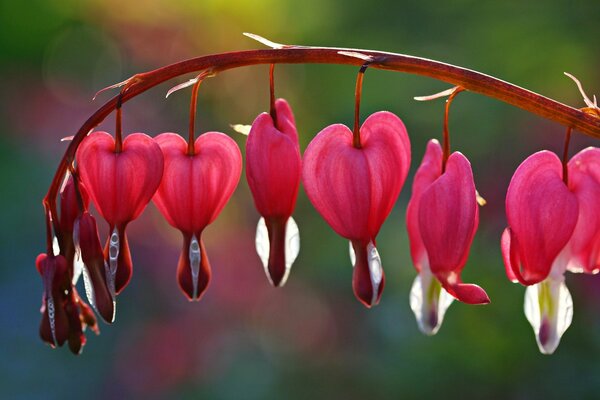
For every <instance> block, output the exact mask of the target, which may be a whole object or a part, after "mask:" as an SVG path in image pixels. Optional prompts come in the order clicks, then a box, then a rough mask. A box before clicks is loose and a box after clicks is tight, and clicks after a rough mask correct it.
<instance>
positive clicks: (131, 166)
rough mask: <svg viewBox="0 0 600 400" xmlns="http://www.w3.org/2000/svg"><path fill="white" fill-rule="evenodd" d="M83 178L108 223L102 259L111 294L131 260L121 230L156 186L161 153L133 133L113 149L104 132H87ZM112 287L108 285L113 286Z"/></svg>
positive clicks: (126, 276)
mask: <svg viewBox="0 0 600 400" xmlns="http://www.w3.org/2000/svg"><path fill="white" fill-rule="evenodd" d="M76 157H77V163H78V169H79V171H80V174H81V179H82V181H83V183H84V185H85V186H86V188H87V189H88V190H89V192H90V196H91V198H92V201H93V202H94V204H95V205H96V208H97V209H98V211H99V212H100V214H101V215H102V216H103V217H104V219H105V220H106V221H107V222H108V224H109V226H110V232H111V235H110V238H109V239H108V241H107V243H106V246H105V249H104V258H105V259H106V260H108V265H109V268H110V273H111V275H112V276H113V277H114V279H111V280H110V281H111V282H114V284H115V288H114V292H115V293H117V294H118V293H120V292H121V290H123V289H124V288H125V286H127V283H129V280H130V279H131V273H132V262H131V254H130V252H129V245H128V242H127V236H126V234H125V228H126V227H127V224H128V223H129V222H131V221H132V220H134V219H136V218H137V217H138V216H139V215H140V214H141V213H142V211H143V210H144V208H145V207H146V205H147V204H148V202H149V201H150V199H151V198H152V196H153V195H154V192H155V191H156V189H157V188H158V185H159V184H160V180H161V177H162V171H163V157H162V152H161V151H160V148H159V147H158V145H157V144H156V142H154V140H153V139H152V138H151V137H149V136H147V135H145V134H143V133H133V134H131V135H128V136H127V137H126V138H125V140H124V141H123V145H122V149H121V151H119V152H116V151H115V140H114V139H113V137H112V136H111V135H109V134H108V133H106V132H93V133H91V134H90V135H89V136H88V137H87V138H85V140H84V141H83V142H82V143H81V145H80V146H79V149H78V150H77V156H76ZM111 291H112V288H111Z"/></svg>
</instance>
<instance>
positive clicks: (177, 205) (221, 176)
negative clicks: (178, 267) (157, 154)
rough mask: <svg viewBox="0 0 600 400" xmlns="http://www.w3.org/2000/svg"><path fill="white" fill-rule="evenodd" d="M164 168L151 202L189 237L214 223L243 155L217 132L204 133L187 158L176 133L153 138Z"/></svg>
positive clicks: (234, 182) (232, 186)
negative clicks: (194, 150) (160, 152)
mask: <svg viewBox="0 0 600 400" xmlns="http://www.w3.org/2000/svg"><path fill="white" fill-rule="evenodd" d="M156 142H157V143H158V144H159V146H160V149H161V150H162V152H163V155H164V160H165V169H164V174H163V178H162V182H161V184H160V187H159V188H158V190H157V191H156V194H155V196H154V199H153V200H154V203H155V204H156V206H157V207H158V209H159V211H160V212H161V213H162V215H163V216H164V217H165V218H166V220H167V221H168V222H169V224H171V225H172V226H174V227H175V228H177V229H179V230H181V231H182V232H183V233H185V234H187V235H189V236H191V235H193V234H197V235H198V234H199V233H200V232H201V231H202V230H203V229H204V228H205V227H206V226H207V225H208V224H210V223H211V222H213V221H214V220H215V219H216V218H217V216H218V215H219V213H220V212H221V210H222V209H223V207H225V204H226V203H227V201H228V200H229V198H230V197H231V195H232V194H233V192H234V190H235V188H236V186H237V183H238V181H239V179H240V174H241V170H242V156H241V154H240V150H239V148H238V147H237V144H236V143H235V142H234V141H233V139H231V138H230V137H229V136H227V135H225V134H223V133H219V132H207V133H204V134H202V135H200V136H199V137H198V139H196V142H195V149H196V153H195V155H193V156H188V155H187V143H186V141H185V140H184V139H183V138H182V137H181V136H179V135H177V134H175V133H163V134H161V135H159V136H157V137H156Z"/></svg>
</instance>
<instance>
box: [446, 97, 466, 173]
mask: <svg viewBox="0 0 600 400" xmlns="http://www.w3.org/2000/svg"><path fill="white" fill-rule="evenodd" d="M463 90H465V89H464V88H462V87H456V88H455V89H454V90H453V91H452V93H450V96H448V99H447V100H446V110H445V111H444V143H443V144H442V149H443V158H442V173H443V172H444V171H446V161H448V157H450V132H449V130H448V118H449V115H450V104H452V101H453V100H454V98H455V97H456V95H457V94H459V93H460V92H462V91H463Z"/></svg>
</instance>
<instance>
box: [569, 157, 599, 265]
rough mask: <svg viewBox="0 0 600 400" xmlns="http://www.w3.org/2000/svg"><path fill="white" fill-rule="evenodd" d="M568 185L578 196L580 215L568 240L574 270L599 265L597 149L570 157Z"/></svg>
mask: <svg viewBox="0 0 600 400" xmlns="http://www.w3.org/2000/svg"><path fill="white" fill-rule="evenodd" d="M569 189H570V190H571V192H573V193H574V194H575V196H576V197H577V201H578V204H579V217H578V220H577V225H576V226H575V230H574V231H573V235H572V237H571V240H570V241H569V251H570V254H571V257H572V258H571V260H570V263H569V270H571V271H573V272H586V273H597V272H598V269H599V268H600V212H598V205H599V204H600V149H598V148H593V147H592V148H587V149H585V150H583V151H581V152H579V153H577V154H576V155H575V156H573V158H571V161H569Z"/></svg>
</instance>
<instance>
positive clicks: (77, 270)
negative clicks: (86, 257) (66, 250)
mask: <svg viewBox="0 0 600 400" xmlns="http://www.w3.org/2000/svg"><path fill="white" fill-rule="evenodd" d="M73 246H74V247H75V255H74V257H73V279H72V280H71V282H72V283H73V286H75V285H77V282H79V277H80V276H81V272H82V271H83V260H82V259H81V247H79V219H76V220H75V223H74V224H73Z"/></svg>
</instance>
